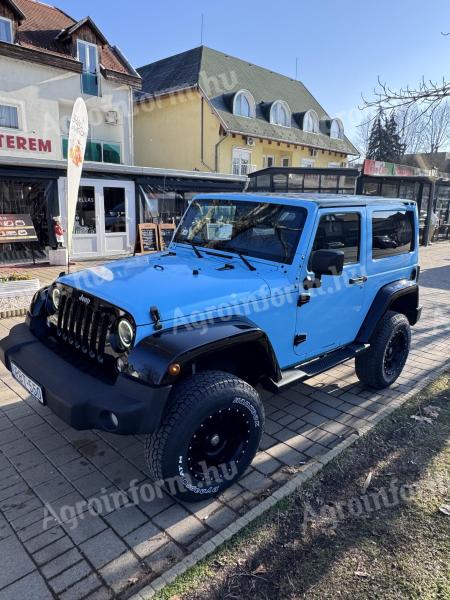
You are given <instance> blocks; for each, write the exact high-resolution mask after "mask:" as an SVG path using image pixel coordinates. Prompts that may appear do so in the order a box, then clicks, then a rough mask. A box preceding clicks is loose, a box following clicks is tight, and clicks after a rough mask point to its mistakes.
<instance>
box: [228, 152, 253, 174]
mask: <svg viewBox="0 0 450 600" xmlns="http://www.w3.org/2000/svg"><path fill="white" fill-rule="evenodd" d="M240 153H246V154H248V156H249V159H248V163H247V169H246V173H243V172H242V166H243V165H244V164H245V163H243V162H242V156H240V157H236V154H240ZM252 156H253V154H252V151H251V150H249V149H248V148H241V147H240V146H233V151H232V153H231V173H232V174H233V175H240V176H245V175H248V174H249V173H251V172H252V171H253V170H254V165H253V164H252ZM235 158H239V160H235ZM235 164H238V165H239V169H238V170H239V173H236V172H235V168H234V166H235Z"/></svg>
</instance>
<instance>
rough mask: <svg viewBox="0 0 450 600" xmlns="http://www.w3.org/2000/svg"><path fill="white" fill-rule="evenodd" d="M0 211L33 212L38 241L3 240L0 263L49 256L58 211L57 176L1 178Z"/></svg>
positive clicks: (8, 212) (0, 249)
mask: <svg viewBox="0 0 450 600" xmlns="http://www.w3.org/2000/svg"><path fill="white" fill-rule="evenodd" d="M0 214H12V215H18V214H22V215H30V216H31V220H32V222H33V225H34V228H35V230H36V235H37V237H38V240H39V241H38V242H32V243H26V242H16V243H13V244H11V243H6V244H0V263H3V264H5V263H11V262H21V261H29V260H30V261H31V260H33V257H34V258H35V259H37V260H40V259H45V258H46V250H45V248H46V246H49V245H50V244H51V243H53V239H52V235H53V234H52V230H51V222H52V217H53V216H57V215H58V214H59V204H58V190H57V185H56V181H55V180H39V181H36V180H34V181H33V180H31V179H29V180H26V179H15V178H10V179H7V178H2V179H1V180H0Z"/></svg>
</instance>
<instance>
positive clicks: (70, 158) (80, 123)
mask: <svg viewBox="0 0 450 600" xmlns="http://www.w3.org/2000/svg"><path fill="white" fill-rule="evenodd" d="M88 129H89V119H88V112H87V108H86V103H85V102H84V100H83V98H78V99H77V100H76V101H75V105H74V107H73V111H72V118H71V120H70V129H69V144H68V150H67V248H68V252H69V257H70V252H71V250H72V238H73V228H74V225H75V212H76V209H77V202H78V190H79V188H80V180H81V173H82V171H83V163H84V153H85V151H86V142H87V137H88Z"/></svg>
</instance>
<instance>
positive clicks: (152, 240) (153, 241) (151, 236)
mask: <svg viewBox="0 0 450 600" xmlns="http://www.w3.org/2000/svg"><path fill="white" fill-rule="evenodd" d="M158 237H159V235H158V225H155V223H141V224H140V225H139V243H140V246H141V252H142V253H143V254H145V253H146V252H158V250H159V239H158Z"/></svg>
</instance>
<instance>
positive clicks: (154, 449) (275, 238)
mask: <svg viewBox="0 0 450 600" xmlns="http://www.w3.org/2000/svg"><path fill="white" fill-rule="evenodd" d="M418 229H419V228H418V215H417V208H416V205H415V203H414V202H410V201H406V200H405V201H402V200H397V199H395V200H389V199H385V198H373V197H368V196H361V197H358V196H337V195H332V196H327V195H302V196H298V197H294V196H292V197H290V196H289V197H287V196H286V197H283V196H275V195H274V196H271V195H251V194H237V195H229V194H214V195H201V196H197V197H196V198H195V199H194V200H193V201H192V202H191V204H190V206H189V208H188V210H187V212H186V214H185V215H184V217H183V219H182V221H181V223H180V225H179V226H178V229H177V230H176V233H175V235H174V238H173V240H172V243H171V244H170V246H169V248H168V250H167V251H165V252H162V253H158V254H152V255H143V256H140V257H136V258H130V259H126V260H118V261H115V262H112V263H107V264H105V265H103V266H101V267H93V268H89V269H86V270H85V271H82V272H81V273H75V274H70V275H67V274H62V275H61V276H60V277H59V278H58V279H57V280H56V281H55V282H54V283H53V284H52V285H50V286H48V287H46V288H44V289H43V290H41V291H40V292H39V293H37V294H36V296H35V298H34V300H33V303H32V305H31V307H30V311H29V313H28V316H27V320H26V323H24V324H21V325H17V326H16V327H14V328H13V329H12V330H11V332H10V334H9V336H8V337H7V338H5V339H4V340H3V341H2V342H1V344H0V358H1V359H2V360H3V362H4V363H5V364H6V366H7V367H8V369H10V370H11V372H12V374H13V375H14V377H16V379H18V381H20V382H21V383H22V384H23V385H24V386H25V387H26V389H27V390H28V391H29V392H30V393H31V394H32V395H33V396H35V398H36V399H37V401H40V402H42V403H44V404H46V405H47V406H48V407H49V408H50V409H51V410H52V411H53V412H54V413H55V414H56V415H58V416H59V417H60V418H61V419H63V420H64V421H65V422H67V423H68V424H69V425H71V426H72V427H74V428H75V429H80V430H82V429H98V430H103V431H108V432H114V433H117V434H122V435H132V434H148V435H147V438H146V440H147V441H146V445H145V454H146V460H147V464H148V468H149V471H150V474H151V477H152V478H153V479H155V480H158V481H159V480H163V481H165V482H166V486H167V487H168V488H169V489H170V490H171V492H172V493H173V494H174V495H176V496H179V497H182V498H184V499H186V500H194V501H195V500H202V499H205V498H207V497H210V496H214V495H216V494H218V493H220V492H222V491H223V490H225V489H226V488H227V487H228V486H229V485H231V484H232V483H233V482H234V481H236V480H237V479H238V478H239V477H240V476H241V475H242V473H244V471H245V470H246V469H247V467H248V466H249V465H250V463H251V462H252V459H253V457H254V456H255V453H256V451H257V449H258V446H259V443H260V439H261V434H262V432H263V427H264V409H263V405H262V403H261V400H260V395H259V393H258V389H260V387H261V386H262V387H263V388H266V389H269V390H271V391H273V392H280V391H282V390H284V389H285V388H286V387H287V386H289V385H292V384H295V383H297V382H301V381H304V380H306V379H308V378H310V377H313V376H315V375H317V374H319V373H322V372H324V371H327V370H329V369H332V368H333V367H335V366H336V365H339V364H341V363H343V362H345V361H349V360H351V359H355V365H356V374H357V376H358V378H359V379H360V380H361V382H363V383H364V384H366V385H368V386H370V387H372V388H376V389H381V388H385V387H387V386H390V385H391V384H393V383H394V381H395V380H396V379H397V378H398V377H399V375H400V373H401V372H402V369H403V367H404V365H405V362H406V359H407V357H408V352H409V348H410V339H411V333H410V326H411V325H414V324H415V323H416V322H417V321H418V319H419V317H420V311H421V309H420V307H419V287H418V279H419V266H418ZM399 232H400V233H401V235H399ZM380 239H382V240H383V243H382V244H380V243H379V240H380ZM389 240H392V242H393V243H389ZM374 241H375V243H374ZM168 482H170V485H169V483H168ZM174 482H177V485H174Z"/></svg>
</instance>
